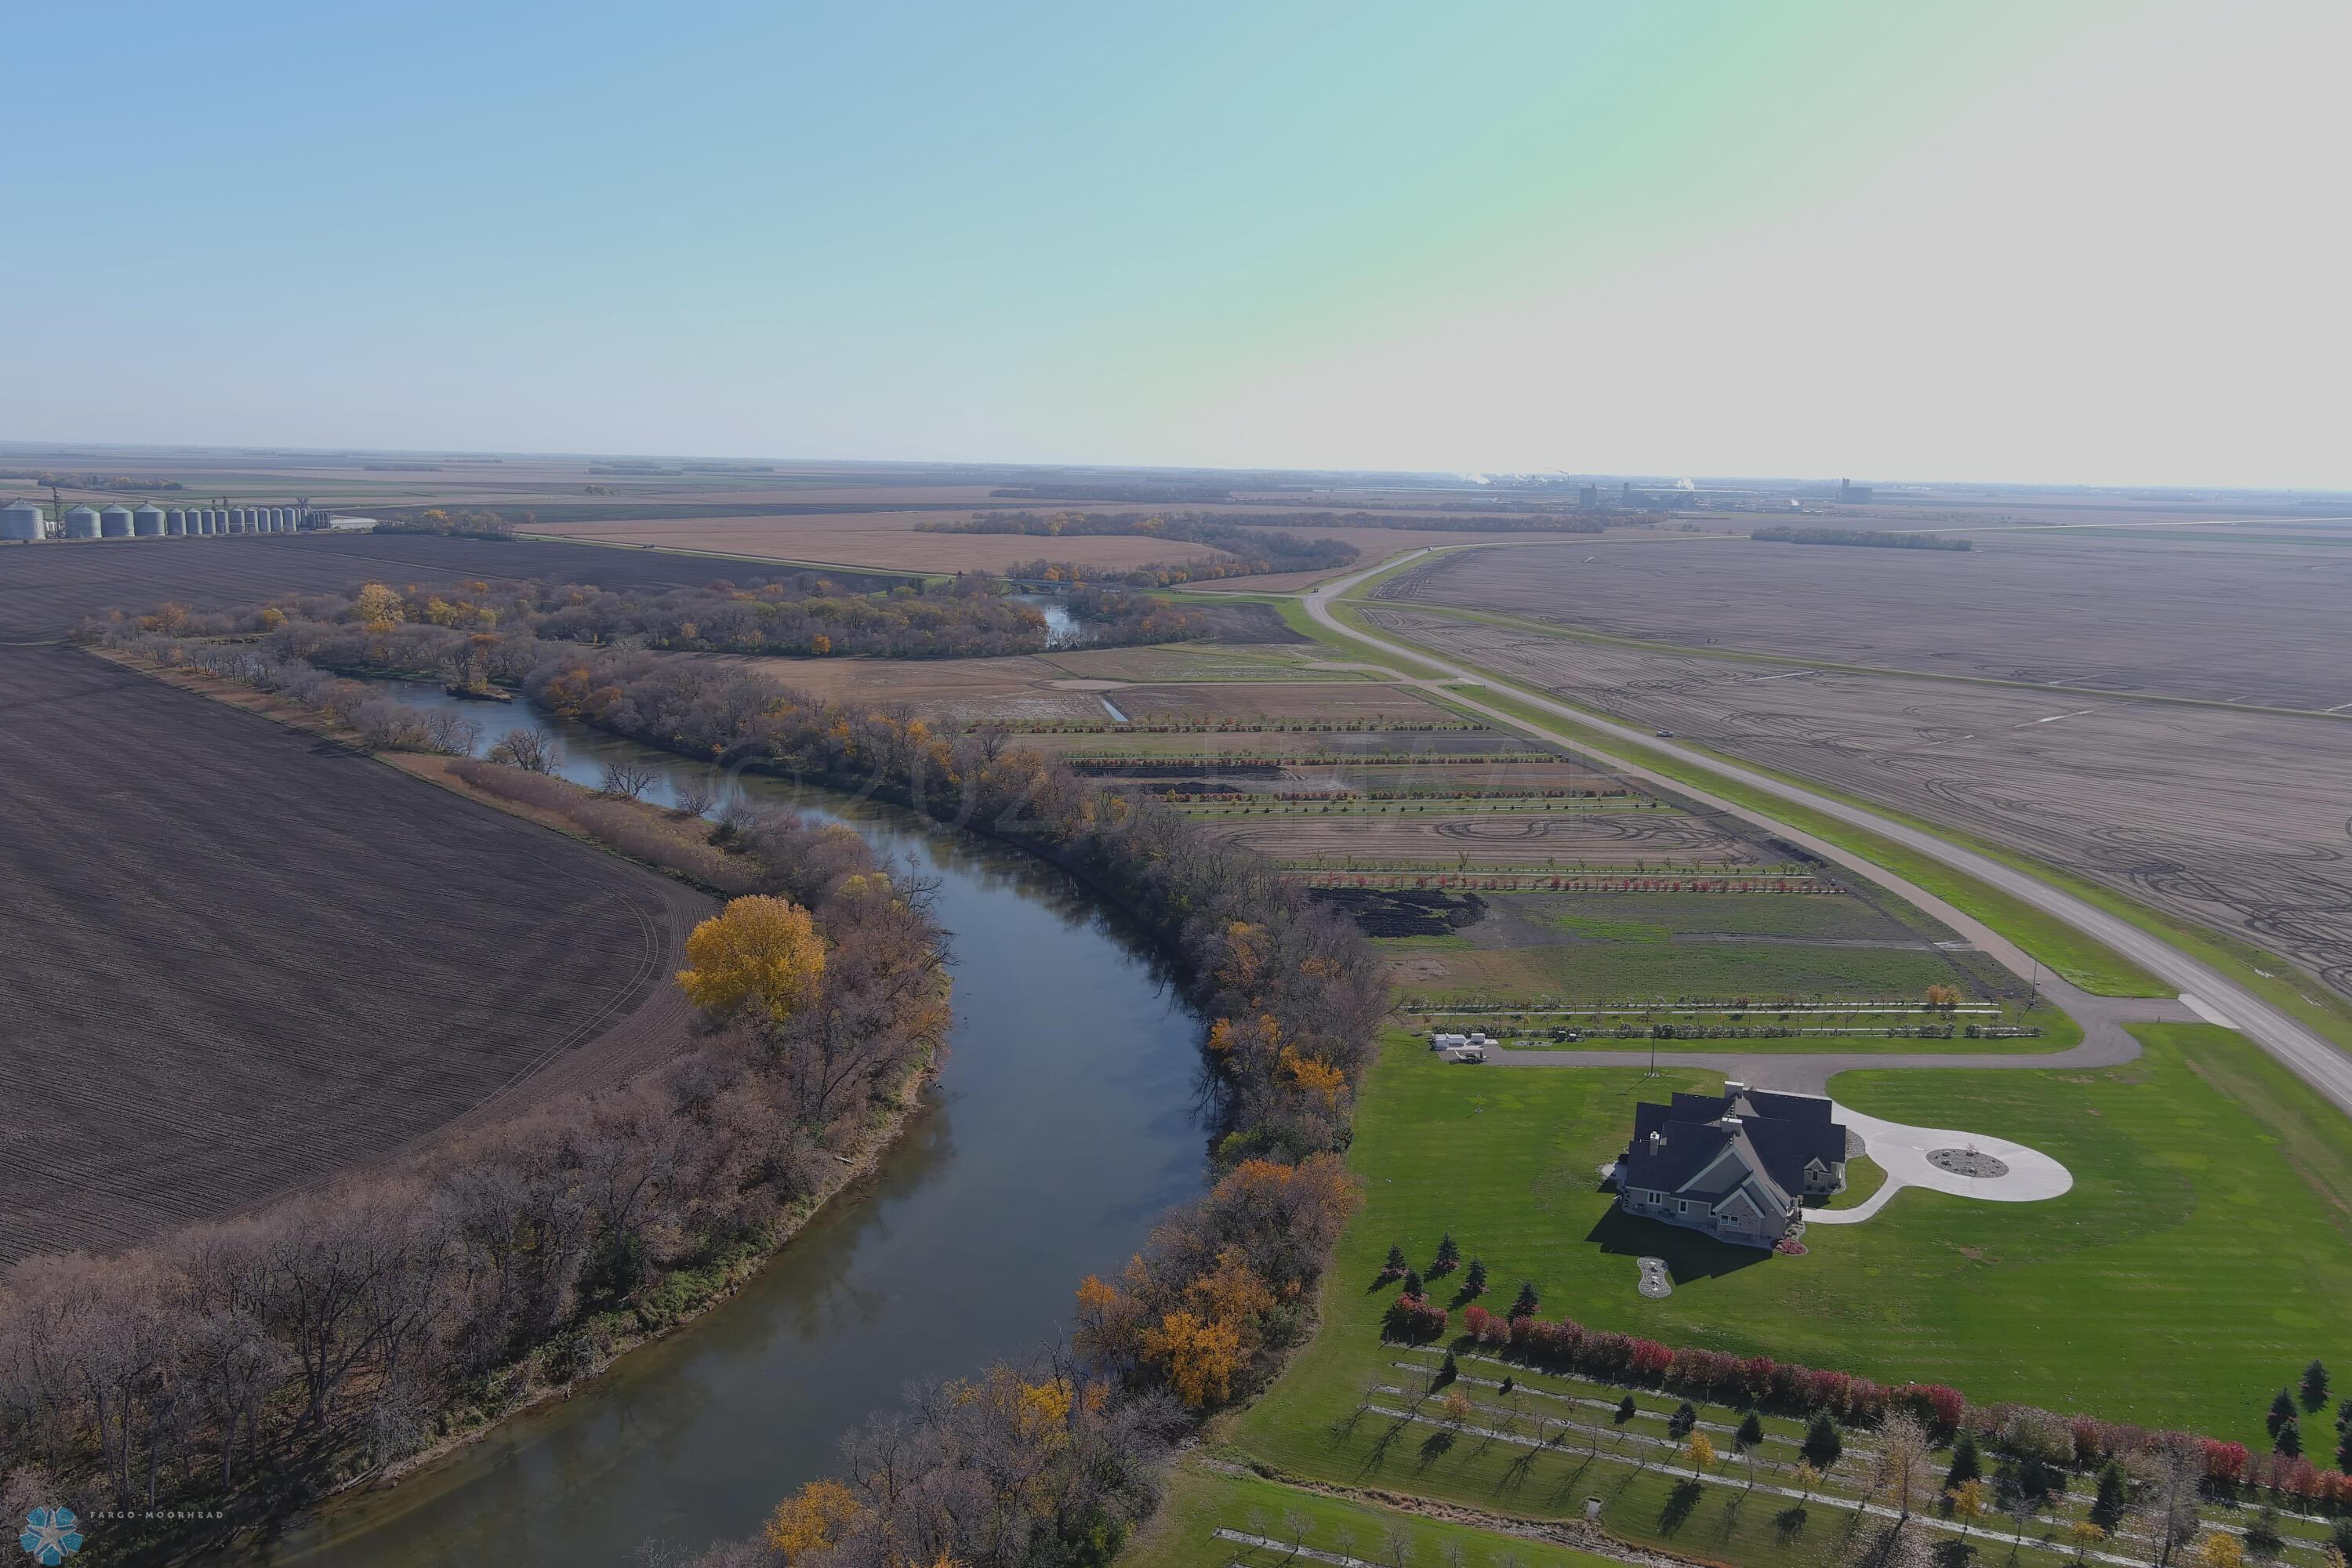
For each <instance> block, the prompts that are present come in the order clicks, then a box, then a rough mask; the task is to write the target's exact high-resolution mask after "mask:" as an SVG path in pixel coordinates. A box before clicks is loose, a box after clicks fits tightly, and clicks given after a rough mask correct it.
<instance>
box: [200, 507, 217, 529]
mask: <svg viewBox="0 0 2352 1568" xmlns="http://www.w3.org/2000/svg"><path fill="white" fill-rule="evenodd" d="M196 518H197V523H196V531H197V532H198V533H202V534H208V535H209V534H215V533H218V532H219V531H220V513H218V512H216V511H215V510H213V509H212V508H210V507H205V509H203V510H200V511H198V512H197V513H196Z"/></svg>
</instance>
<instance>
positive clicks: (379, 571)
mask: <svg viewBox="0 0 2352 1568" xmlns="http://www.w3.org/2000/svg"><path fill="white" fill-rule="evenodd" d="M760 574H761V566H760V565H759V563H756V562H740V561H712V560H704V559H699V558H697V557H695V556H690V555H672V554H665V553H663V552H659V551H653V550H606V549H602V548H599V547H597V546H593V545H579V544H549V543H541V542H535V541H529V540H495V539H447V538H442V537H439V536H436V535H434V534H414V533H385V534H367V533H348V534H328V533H300V534H284V535H280V534H267V533H265V534H243V535H233V536H230V537H227V538H222V539H169V538H166V539H122V540H100V541H94V542H72V543H65V542H52V543H47V544H29V545H23V544H12V545H7V546H5V547H0V642H30V641H38V640H45V639H48V638H54V637H65V636H68V635H69V634H71V633H72V632H73V631H74V629H75V628H76V627H78V626H80V625H81V623H82V622H83V621H84V620H85V619H86V618H88V617H89V616H93V615H97V614H100V613H102V612H104V611H107V610H110V609H121V610H131V611H145V610H152V609H153V608H154V607H155V606H156V605H159V604H161V603H162V602H163V601H164V600H166V599H172V600H176V601H177V602H179V603H180V604H183V605H187V606H188V607H189V608H191V609H198V610H208V609H226V608H227V607H229V606H230V605H245V604H250V603H252V602H253V601H254V600H256V599H264V598H268V597H269V596H270V595H275V594H291V593H298V592H310V593H325V592H330V591H332V590H335V589H339V588H349V587H352V586H355V585H356V584H361V583H364V582H367V581H369V580H371V579H376V580H381V581H386V582H392V583H420V582H425V583H429V582H439V581H444V580H452V581H455V580H463V579H465V578H469V577H483V578H510V579H526V578H534V577H535V578H538V579H540V580H541V581H542V582H556V583H590V584H595V585H596V586H598V587H601V588H636V587H653V588H679V587H698V586H700V585H701V584H705V583H709V582H710V581H711V580H712V579H714V578H721V577H723V578H729V579H732V580H735V581H738V582H740V581H742V580H744V579H747V578H750V577H753V576H757V575H760Z"/></svg>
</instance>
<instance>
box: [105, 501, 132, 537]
mask: <svg viewBox="0 0 2352 1568" xmlns="http://www.w3.org/2000/svg"><path fill="white" fill-rule="evenodd" d="M98 531H99V535H100V537H101V538H104V539H128V538H130V537H131V509H130V508H129V507H127V506H110V507H108V508H107V509H106V510H104V511H102V512H100V513H99V514H98Z"/></svg>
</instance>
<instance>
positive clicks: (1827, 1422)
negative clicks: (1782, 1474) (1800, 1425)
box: [1804, 1410, 1845, 1470]
mask: <svg viewBox="0 0 2352 1568" xmlns="http://www.w3.org/2000/svg"><path fill="white" fill-rule="evenodd" d="M1844 1452H1845V1439H1844V1438H1843V1437H1841V1436H1838V1429H1837V1423H1836V1422H1834V1421H1832V1420H1831V1419H1830V1413H1829V1412H1828V1411H1826V1410H1824V1411H1822V1412H1821V1413H1820V1414H1819V1415H1815V1416H1814V1417H1813V1424H1812V1425H1811V1426H1808V1427H1806V1428H1805V1444H1804V1454H1805V1458H1806V1459H1807V1461H1808V1462H1810V1463H1811V1465H1812V1467H1813V1468H1815V1469H1817V1470H1826V1469H1828V1468H1830V1467H1831V1466H1832V1465H1834V1464H1836V1463H1837V1462H1838V1456H1839V1455H1841V1454H1843V1453H1844Z"/></svg>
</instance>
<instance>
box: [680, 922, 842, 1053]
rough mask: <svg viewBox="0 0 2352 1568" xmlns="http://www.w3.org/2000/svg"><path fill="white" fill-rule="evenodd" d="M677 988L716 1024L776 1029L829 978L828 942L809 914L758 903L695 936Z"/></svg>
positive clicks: (702, 927)
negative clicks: (732, 1020) (738, 1021)
mask: <svg viewBox="0 0 2352 1568" xmlns="http://www.w3.org/2000/svg"><path fill="white" fill-rule="evenodd" d="M686 957H687V962H688V963H690V964H692V965H693V966H694V967H693V968H691V969H682V970H680V971H678V974H677V983H678V985H679V987H680V988H681V989H683V990H684V991H685V992H686V995H687V999H688V1001H690V1002H692V1003H693V1004H694V1005H696V1006H697V1007H699V1008H700V1009H702V1011H704V1012H705V1013H708V1014H709V1015H711V1016H714V1017H729V1016H734V1015H736V1014H739V1013H740V1014H746V1015H750V1016H753V1017H755V1018H758V1019H761V1020H764V1021H767V1022H770V1023H775V1022H781V1021H782V1019H784V1018H787V1017H789V1016H792V1014H793V1012H794V1011H796V1010H797V1009H798V1008H799V1007H800V1006H801V1005H802V1004H803V1003H804V1002H805V1001H807V1000H808V998H809V997H810V995H811V994H813V993H814V991H815V989H816V985H817V981H818V978H819V976H821V975H822V974H823V973H824V938H823V937H821V936H819V935H817V931H816V922H815V921H814V920H812V919H811V918H810V916H809V912H808V911H807V910H804V909H803V908H801V907H800V905H798V904H796V903H794V902H793V901H792V900H790V899H776V898H769V897H766V896H764V895H754V896H753V897H751V898H745V899H735V900H730V901H729V903H728V905H727V907H726V909H724V910H721V911H720V912H719V913H718V914H716V915H713V916H712V917H711V918H710V919H709V920H707V921H703V922H702V923H701V924H700V925H698V926H696V927H695V928H694V933H693V934H692V935H691V936H688V938H687V939H686Z"/></svg>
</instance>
